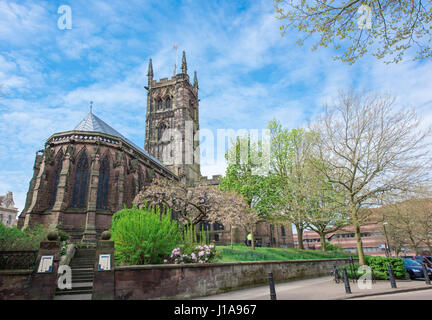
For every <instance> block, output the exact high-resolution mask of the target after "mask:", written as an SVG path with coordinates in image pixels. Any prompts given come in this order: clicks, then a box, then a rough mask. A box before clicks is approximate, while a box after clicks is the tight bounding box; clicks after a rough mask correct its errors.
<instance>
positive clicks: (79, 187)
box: [72, 152, 89, 208]
mask: <svg viewBox="0 0 432 320" xmlns="http://www.w3.org/2000/svg"><path fill="white" fill-rule="evenodd" d="M88 174H89V163H88V159H87V154H86V153H85V152H82V153H81V156H80V157H79V159H78V163H77V166H76V169H75V181H74V189H73V196H72V207H74V208H85V206H86V202H85V201H86V198H87V187H88Z"/></svg>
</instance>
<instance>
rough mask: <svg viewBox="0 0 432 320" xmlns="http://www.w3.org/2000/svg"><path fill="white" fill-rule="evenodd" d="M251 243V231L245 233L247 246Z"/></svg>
mask: <svg viewBox="0 0 432 320" xmlns="http://www.w3.org/2000/svg"><path fill="white" fill-rule="evenodd" d="M251 245H252V233H249V234H248V235H247V246H248V247H250V246H251Z"/></svg>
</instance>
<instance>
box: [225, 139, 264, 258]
mask: <svg viewBox="0 0 432 320" xmlns="http://www.w3.org/2000/svg"><path fill="white" fill-rule="evenodd" d="M232 142H233V143H232V146H231V147H230V149H229V150H228V152H227V154H226V155H225V158H226V159H227V161H228V167H227V169H226V173H225V176H224V177H223V178H222V180H221V183H220V185H219V187H220V189H221V190H224V191H228V190H232V191H235V192H237V193H238V194H240V195H242V196H243V197H244V200H245V201H246V203H247V204H248V206H249V208H250V210H256V212H257V213H258V214H259V215H260V216H265V214H266V212H267V207H266V206H267V203H266V200H265V199H266V198H265V186H266V185H268V180H267V179H266V177H265V176H264V175H263V174H265V173H266V168H267V166H266V164H267V163H268V156H269V155H268V151H267V149H266V146H265V145H263V144H262V142H260V141H258V142H252V141H251V138H250V136H244V137H237V139H236V140H235V141H232ZM267 170H268V169H267ZM249 214H251V216H253V214H252V213H249ZM249 221H250V220H249ZM255 223H256V221H252V223H251V224H249V225H248V227H247V228H248V229H249V231H250V232H251V234H252V250H254V249H255V239H254V230H253V229H254V228H253V226H254V225H255ZM236 224H237V225H239V223H236ZM252 224H253V226H252Z"/></svg>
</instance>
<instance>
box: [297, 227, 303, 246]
mask: <svg viewBox="0 0 432 320" xmlns="http://www.w3.org/2000/svg"><path fill="white" fill-rule="evenodd" d="M295 227H296V230H297V242H298V248H299V249H300V250H304V246H303V228H300V227H298V226H297V225H295Z"/></svg>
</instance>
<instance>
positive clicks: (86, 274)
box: [54, 247, 96, 300]
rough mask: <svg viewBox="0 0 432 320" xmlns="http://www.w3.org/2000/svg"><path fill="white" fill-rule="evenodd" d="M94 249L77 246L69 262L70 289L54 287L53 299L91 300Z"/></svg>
mask: <svg viewBox="0 0 432 320" xmlns="http://www.w3.org/2000/svg"><path fill="white" fill-rule="evenodd" d="M95 255H96V249H95V248H94V247H93V248H92V247H79V248H78V249H77V251H76V253H75V255H74V257H73V258H72V260H71V262H70V265H69V266H70V267H71V269H72V289H64V290H60V289H59V288H57V289H56V292H55V296H54V300H91V298H92V290H93V268H94V263H95Z"/></svg>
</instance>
